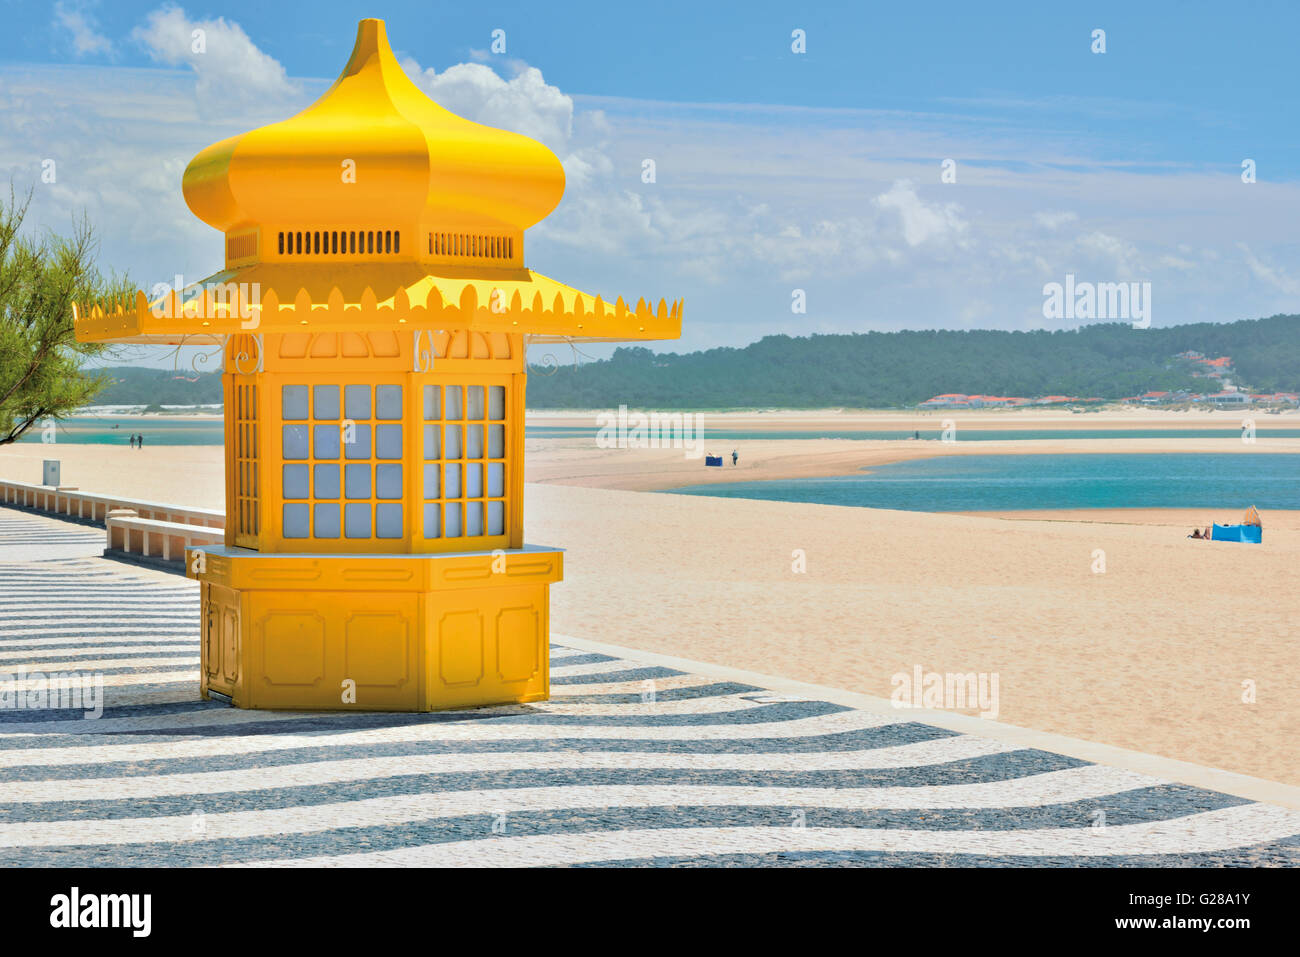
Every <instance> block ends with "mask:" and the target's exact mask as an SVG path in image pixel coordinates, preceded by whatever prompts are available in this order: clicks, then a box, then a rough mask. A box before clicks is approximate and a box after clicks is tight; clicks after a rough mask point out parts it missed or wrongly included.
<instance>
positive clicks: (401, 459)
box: [276, 374, 411, 553]
mask: <svg viewBox="0 0 1300 957" xmlns="http://www.w3.org/2000/svg"><path fill="white" fill-rule="evenodd" d="M320 378H321V377H319V376H316V375H311V376H304V377H303V379H301V380H297V379H295V378H293V377H292V376H287V377H286V378H285V380H284V381H282V382H281V383H280V393H279V395H278V396H277V397H276V398H277V401H280V402H283V395H284V391H283V390H284V389H285V388H287V387H290V386H305V387H306V389H307V417H306V418H305V419H290V418H288V417H285V416H283V415H282V416H281V425H282V426H289V425H300V426H302V427H304V428H305V429H306V430H307V456H306V458H302V459H289V458H285V457H284V455H283V437H281V443H282V444H281V455H280V474H279V476H278V477H277V478H278V481H279V482H280V496H279V498H280V501H281V516H280V518H281V528H280V538H281V539H282V540H283V541H285V542H286V543H294V544H295V545H299V546H303V547H304V548H306V549H309V550H312V551H327V550H328V551H338V552H342V553H346V552H349V551H363V552H364V551H377V552H391V551H400V550H405V549H406V548H407V545H408V542H409V538H410V523H409V521H408V517H409V511H408V510H409V504H408V503H409V499H410V495H409V490H410V484H409V483H410V481H411V478H410V465H409V460H410V438H409V435H408V432H407V429H408V426H409V424H410V423H409V402H408V397H409V391H410V389H411V382H410V377H409V376H400V375H386V376H360V375H348V374H340V375H332V376H330V377H329V381H326V382H322V381H320ZM321 386H334V387H336V388H337V389H338V392H339V396H338V415H337V416H336V417H335V418H318V417H317V415H316V389H317V388H319V387H321ZM349 386H365V387H366V389H367V391H368V395H369V404H370V415H369V416H368V417H366V418H361V417H359V416H349V415H348V409H347V390H348V387H349ZM381 386H395V387H397V388H399V389H401V390H402V398H401V402H400V404H399V408H398V417H397V418H395V419H381V418H379V417H378V416H379V399H378V389H379V387H381ZM348 421H350V422H352V423H353V424H354V425H355V426H356V428H357V429H358V430H359V429H360V428H361V427H362V426H365V427H368V428H369V429H370V443H369V444H370V452H369V455H367V456H364V457H354V458H349V457H348V454H347V449H348V443H347V442H345V441H344V438H343V423H344V422H348ZM321 425H332V426H334V427H335V429H336V430H337V432H338V442H339V445H338V455H337V456H336V457H334V458H320V457H318V456H317V455H316V427H317V426H321ZM381 425H389V426H397V427H399V428H400V429H401V430H402V432H401V436H402V442H401V447H400V449H399V452H398V455H397V457H396V458H380V457H379V426H381ZM282 435H283V433H282ZM290 465H299V466H303V467H305V468H306V469H307V483H308V485H307V497H306V498H290V497H288V496H286V495H285V494H284V468H285V467H286V466H290ZM318 465H334V466H336V467H337V468H338V493H339V494H338V496H337V497H335V498H321V497H319V496H317V495H316V466H318ZM349 465H364V466H365V467H366V468H367V469H368V471H369V475H370V494H369V495H368V496H364V497H357V498H349V497H348V494H347V467H348V466H349ZM381 465H396V466H398V467H399V468H401V470H402V494H401V495H399V496H398V497H397V498H380V497H379V466H381ZM288 505H305V506H306V507H307V531H308V534H307V535H306V536H303V537H293V536H290V535H288V534H287V532H286V529H285V528H284V513H283V509H284V506H288ZM317 505H336V506H337V507H338V535H336V536H332V537H322V536H319V535H317V534H316V506H317ZM348 505H365V506H366V507H367V509H368V510H369V513H370V532H369V534H368V535H365V536H354V537H349V536H348V534H347V506H348ZM381 505H396V506H398V507H399V508H400V509H401V516H402V524H401V529H400V531H401V534H399V535H397V536H393V537H384V538H381V537H380V536H379V534H378V532H379V512H378V507H379V506H381Z"/></svg>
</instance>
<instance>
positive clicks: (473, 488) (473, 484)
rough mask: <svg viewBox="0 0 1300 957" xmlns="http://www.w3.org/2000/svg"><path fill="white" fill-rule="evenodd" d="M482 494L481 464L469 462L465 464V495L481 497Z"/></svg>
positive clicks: (467, 496)
mask: <svg viewBox="0 0 1300 957" xmlns="http://www.w3.org/2000/svg"><path fill="white" fill-rule="evenodd" d="M482 496H483V466H482V465H480V464H479V463H477V462H471V463H469V464H468V465H466V466H465V497H466V498H481V497H482Z"/></svg>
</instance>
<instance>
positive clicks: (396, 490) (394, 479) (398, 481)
mask: <svg viewBox="0 0 1300 957" xmlns="http://www.w3.org/2000/svg"><path fill="white" fill-rule="evenodd" d="M401 497H402V467H401V466H400V465H376V466H375V498H401Z"/></svg>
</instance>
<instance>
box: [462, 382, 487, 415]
mask: <svg viewBox="0 0 1300 957" xmlns="http://www.w3.org/2000/svg"><path fill="white" fill-rule="evenodd" d="M465 418H467V419H481V418H483V387H482V386H481V385H472V386H470V387H469V411H468V412H466V413H465Z"/></svg>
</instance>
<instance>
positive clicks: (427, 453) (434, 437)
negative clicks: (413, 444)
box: [424, 425, 442, 459]
mask: <svg viewBox="0 0 1300 957" xmlns="http://www.w3.org/2000/svg"><path fill="white" fill-rule="evenodd" d="M441 435H442V429H440V428H439V427H438V426H436V425H426V426H425V427H424V457H425V458H426V459H439V458H442V443H441V442H440V441H438V439H439V438H440V437H441Z"/></svg>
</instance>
